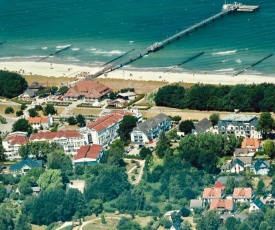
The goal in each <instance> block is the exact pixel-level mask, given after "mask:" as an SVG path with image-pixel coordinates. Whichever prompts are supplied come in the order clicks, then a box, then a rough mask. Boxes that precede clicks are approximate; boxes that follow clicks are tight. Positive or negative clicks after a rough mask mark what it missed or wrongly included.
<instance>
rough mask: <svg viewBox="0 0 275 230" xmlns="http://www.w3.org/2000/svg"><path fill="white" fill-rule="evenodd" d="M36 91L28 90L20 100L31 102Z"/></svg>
mask: <svg viewBox="0 0 275 230" xmlns="http://www.w3.org/2000/svg"><path fill="white" fill-rule="evenodd" d="M35 95H36V94H35V91H34V90H32V89H29V88H28V89H26V90H25V91H24V92H23V93H22V94H21V95H20V96H19V97H20V99H22V100H25V101H29V100H31V99H32V98H33V97H35Z"/></svg>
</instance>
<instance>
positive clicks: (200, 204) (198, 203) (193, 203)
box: [190, 199, 204, 211]
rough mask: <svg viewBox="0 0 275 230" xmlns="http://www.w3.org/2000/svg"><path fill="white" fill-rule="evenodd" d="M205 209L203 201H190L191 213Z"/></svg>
mask: <svg viewBox="0 0 275 230" xmlns="http://www.w3.org/2000/svg"><path fill="white" fill-rule="evenodd" d="M203 207H204V205H203V202H202V200H195V199H193V200H190V210H191V211H193V210H194V208H199V209H201V208H203Z"/></svg>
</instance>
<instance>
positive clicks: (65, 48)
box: [36, 45, 73, 62]
mask: <svg viewBox="0 0 275 230" xmlns="http://www.w3.org/2000/svg"><path fill="white" fill-rule="evenodd" d="M72 46H73V45H69V46H66V47H64V48H63V49H60V50H57V51H56V52H54V53H51V54H49V55H47V56H46V57H43V58H40V59H39V60H37V61H36V62H40V61H42V60H45V59H46V58H48V57H51V56H54V55H56V54H58V53H61V52H62V51H64V50H67V49H69V48H71V47H72Z"/></svg>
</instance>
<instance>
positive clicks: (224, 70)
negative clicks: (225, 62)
mask: <svg viewBox="0 0 275 230" xmlns="http://www.w3.org/2000/svg"><path fill="white" fill-rule="evenodd" d="M233 70H234V68H228V69H217V70H214V71H215V72H229V71H233Z"/></svg>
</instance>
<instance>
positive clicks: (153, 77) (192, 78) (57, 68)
mask: <svg viewBox="0 0 275 230" xmlns="http://www.w3.org/2000/svg"><path fill="white" fill-rule="evenodd" d="M0 69H1V70H9V71H16V72H18V73H21V74H28V75H41V76H45V77H51V76H53V77H72V78H74V77H76V76H81V74H82V73H83V72H85V73H86V74H88V73H91V74H92V73H95V72H96V71H98V70H100V68H91V67H88V66H77V65H65V64H55V63H48V62H0ZM106 77H108V78H113V79H128V80H143V81H165V82H170V83H173V82H186V83H204V84H222V85H234V84H253V83H254V84H260V83H264V82H267V83H275V76H274V77H272V76H268V77H265V76H259V75H246V74H245V73H242V74H240V75H238V76H235V77H233V76H230V75H223V74H208V73H205V74H198V73H186V72H164V71H152V70H144V69H140V70H139V69H134V70H133V69H131V70H129V69H127V68H126V67H124V68H121V69H119V70H115V71H113V72H109V73H107V74H105V76H100V78H106Z"/></svg>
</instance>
